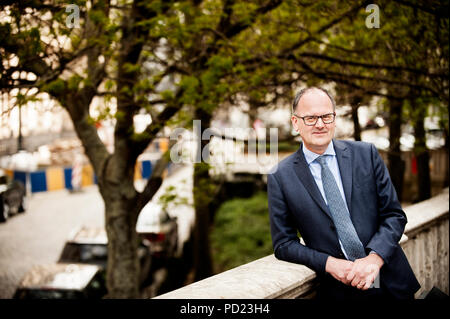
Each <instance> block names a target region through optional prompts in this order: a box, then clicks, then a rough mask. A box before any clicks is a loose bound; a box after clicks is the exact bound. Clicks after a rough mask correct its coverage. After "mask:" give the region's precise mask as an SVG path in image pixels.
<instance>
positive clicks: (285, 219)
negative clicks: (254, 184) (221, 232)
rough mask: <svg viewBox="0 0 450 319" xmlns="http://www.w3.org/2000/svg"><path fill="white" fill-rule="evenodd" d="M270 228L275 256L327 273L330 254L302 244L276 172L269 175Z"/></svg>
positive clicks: (319, 272)
mask: <svg viewBox="0 0 450 319" xmlns="http://www.w3.org/2000/svg"><path fill="white" fill-rule="evenodd" d="M267 193H268V200H269V214H270V229H271V234H272V243H273V249H274V254H275V257H276V258H278V259H280V260H284V261H288V262H293V263H297V264H303V265H305V266H307V267H309V268H311V269H313V270H314V271H316V272H317V273H318V274H323V273H325V265H326V262H327V258H328V255H327V254H325V253H322V252H319V251H317V250H314V249H311V248H309V247H306V246H305V245H302V244H301V243H300V241H299V238H298V236H297V229H296V227H295V222H294V220H293V217H292V214H291V212H290V211H289V209H288V207H287V205H286V201H285V199H284V196H283V192H282V189H281V187H280V185H279V183H278V181H277V179H276V177H275V175H274V174H269V175H268V176H267Z"/></svg>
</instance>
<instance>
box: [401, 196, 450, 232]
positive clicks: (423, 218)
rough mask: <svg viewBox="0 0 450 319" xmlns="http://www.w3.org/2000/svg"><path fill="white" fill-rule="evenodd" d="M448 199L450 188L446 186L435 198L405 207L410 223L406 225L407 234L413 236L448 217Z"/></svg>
mask: <svg viewBox="0 0 450 319" xmlns="http://www.w3.org/2000/svg"><path fill="white" fill-rule="evenodd" d="M448 200H449V189H448V188H446V189H444V190H443V192H442V193H441V194H439V195H437V196H435V197H433V198H430V199H428V200H425V201H423V202H420V203H417V204H414V205H411V206H408V207H407V208H405V213H406V216H407V218H408V223H407V224H406V227H405V234H406V236H407V237H408V238H412V237H414V236H415V234H417V233H419V232H421V231H422V230H423V229H426V228H429V227H431V226H432V225H433V224H435V223H438V222H440V220H441V219H443V218H444V219H445V218H447V219H448V214H449V204H448V203H449V202H448Z"/></svg>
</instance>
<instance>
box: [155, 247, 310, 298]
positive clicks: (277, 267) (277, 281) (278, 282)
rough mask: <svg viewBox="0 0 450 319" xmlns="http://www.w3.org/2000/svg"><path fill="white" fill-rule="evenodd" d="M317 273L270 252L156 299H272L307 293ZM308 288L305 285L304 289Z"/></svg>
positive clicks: (293, 296)
mask: <svg viewBox="0 0 450 319" xmlns="http://www.w3.org/2000/svg"><path fill="white" fill-rule="evenodd" d="M315 277H316V274H315V272H314V271H312V270H311V269H309V268H307V267H306V266H303V265H298V264H294V263H289V262H285V261H281V260H278V259H276V258H275V256H274V255H273V254H272V255H269V256H266V257H263V258H260V259H257V260H255V261H252V262H250V263H248V264H245V265H242V266H239V267H236V268H233V269H230V270H227V271H225V272H223V273H220V274H217V275H215V276H212V277H209V278H206V279H204V280H201V281H197V282H195V283H193V284H190V285H188V286H185V287H182V288H179V289H177V290H174V291H171V292H168V293H166V294H164V295H160V296H157V297H156V298H155V299H273V298H295V297H296V296H298V295H302V294H304V293H307V292H308V290H309V289H310V288H311V285H312V280H313V279H314V278H315ZM302 287H303V288H305V289H306V290H305V289H302Z"/></svg>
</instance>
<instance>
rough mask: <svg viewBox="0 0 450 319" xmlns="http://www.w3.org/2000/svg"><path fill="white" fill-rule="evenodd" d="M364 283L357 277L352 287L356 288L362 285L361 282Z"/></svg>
mask: <svg viewBox="0 0 450 319" xmlns="http://www.w3.org/2000/svg"><path fill="white" fill-rule="evenodd" d="M362 281H363V280H362V279H361V278H360V277H355V278H353V280H352V283H351V285H352V286H353V287H356V286H358V285H359V284H360V282H362Z"/></svg>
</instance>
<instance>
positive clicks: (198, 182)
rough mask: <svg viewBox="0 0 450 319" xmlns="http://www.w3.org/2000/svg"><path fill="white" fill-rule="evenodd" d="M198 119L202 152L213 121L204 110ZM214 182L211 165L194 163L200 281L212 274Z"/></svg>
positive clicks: (196, 271) (197, 273)
mask: <svg viewBox="0 0 450 319" xmlns="http://www.w3.org/2000/svg"><path fill="white" fill-rule="evenodd" d="M195 113H196V119H199V120H201V129H200V136H199V137H200V140H201V142H200V143H199V145H201V149H200V150H198V152H200V153H199V154H201V152H202V150H204V149H205V146H206V145H207V144H208V143H209V140H202V139H201V136H202V134H203V131H204V130H205V129H206V127H207V125H209V123H210V121H211V115H210V114H208V113H207V112H206V111H204V110H201V109H199V110H197V111H196V112H195ZM213 187H214V185H213V184H212V182H211V180H210V178H209V165H208V164H207V163H205V162H204V158H201V162H200V163H195V165H194V190H193V196H194V206H195V224H194V233H193V246H194V247H193V250H194V256H193V257H194V258H193V259H194V260H193V267H194V276H193V279H194V281H198V280H201V279H204V278H206V277H209V276H211V275H212V260H211V249H210V243H209V227H210V211H209V204H210V203H211V201H212V199H213V198H211V196H210V195H211V194H212V188H213Z"/></svg>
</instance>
